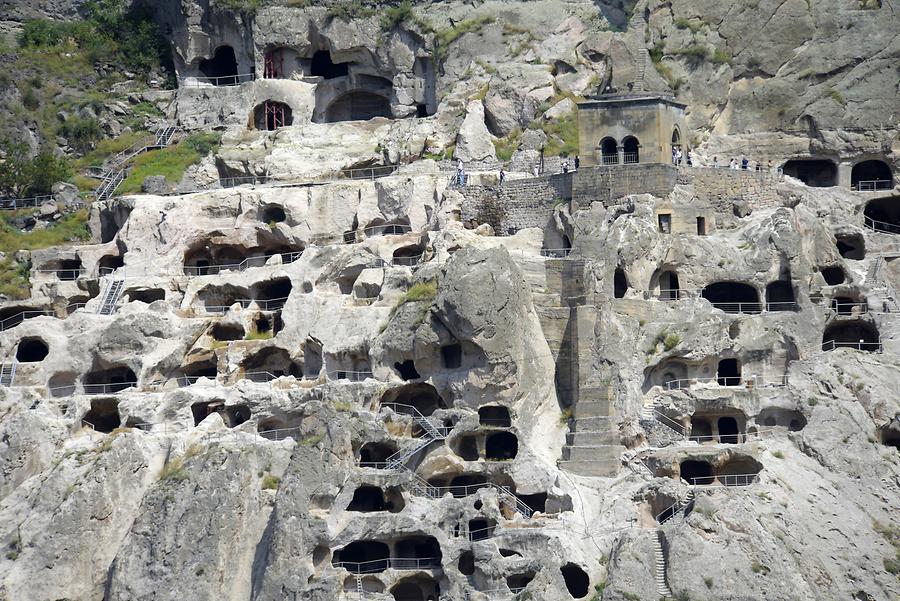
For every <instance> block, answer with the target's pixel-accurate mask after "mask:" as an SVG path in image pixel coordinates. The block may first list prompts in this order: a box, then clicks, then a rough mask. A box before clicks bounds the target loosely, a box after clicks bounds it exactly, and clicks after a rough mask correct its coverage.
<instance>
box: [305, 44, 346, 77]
mask: <svg viewBox="0 0 900 601" xmlns="http://www.w3.org/2000/svg"><path fill="white" fill-rule="evenodd" d="M349 74H350V63H334V62H332V60H331V53H330V52H329V51H327V50H319V51H317V52H316V53H315V54H313V57H312V61H310V75H312V76H313V77H323V78H325V79H335V78H337V77H346V76H347V75H349Z"/></svg>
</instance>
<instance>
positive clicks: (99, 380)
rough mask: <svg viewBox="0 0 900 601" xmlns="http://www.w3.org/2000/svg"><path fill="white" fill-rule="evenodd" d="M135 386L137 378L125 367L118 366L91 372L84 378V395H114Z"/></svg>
mask: <svg viewBox="0 0 900 601" xmlns="http://www.w3.org/2000/svg"><path fill="white" fill-rule="evenodd" d="M136 384H137V376H135V375H134V372H133V371H131V370H130V369H129V368H127V367H123V366H119V367H113V368H110V369H106V370H99V371H93V372H90V373H88V374H87V375H86V376H85V377H84V392H85V393H86V394H103V393H114V392H119V391H122V390H125V389H126V388H131V387H132V386H134V385H136Z"/></svg>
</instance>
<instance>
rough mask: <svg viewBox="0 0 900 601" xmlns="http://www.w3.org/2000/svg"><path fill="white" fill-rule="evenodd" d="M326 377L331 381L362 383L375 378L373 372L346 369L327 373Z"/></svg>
mask: <svg viewBox="0 0 900 601" xmlns="http://www.w3.org/2000/svg"><path fill="white" fill-rule="evenodd" d="M325 377H326V378H328V379H329V380H350V381H351V382H362V381H364V380H368V379H374V378H375V376H374V375H373V374H372V372H371V371H353V370H344V369H335V370H332V371H329V372H325Z"/></svg>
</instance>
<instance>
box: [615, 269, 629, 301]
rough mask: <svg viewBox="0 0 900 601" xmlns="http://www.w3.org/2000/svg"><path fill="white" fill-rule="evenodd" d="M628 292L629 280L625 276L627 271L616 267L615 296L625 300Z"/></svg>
mask: <svg viewBox="0 0 900 601" xmlns="http://www.w3.org/2000/svg"><path fill="white" fill-rule="evenodd" d="M626 292H628V278H627V277H626V276H625V270H624V269H622V268H621V267H616V272H615V274H614V275H613V296H614V297H615V298H624V297H625V293H626Z"/></svg>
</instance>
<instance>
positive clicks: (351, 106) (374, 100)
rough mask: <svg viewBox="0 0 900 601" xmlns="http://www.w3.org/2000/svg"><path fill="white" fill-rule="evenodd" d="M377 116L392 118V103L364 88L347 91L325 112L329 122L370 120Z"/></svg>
mask: <svg viewBox="0 0 900 601" xmlns="http://www.w3.org/2000/svg"><path fill="white" fill-rule="evenodd" d="M375 117H386V118H388V119H391V118H392V117H393V113H392V112H391V103H390V101H389V100H388V99H387V98H386V97H385V96H382V95H380V94H375V93H373V92H368V91H364V90H356V91H353V92H347V93H346V94H344V95H343V96H341V97H339V98H337V99H336V100H335V101H334V102H332V103H331V104H330V105H329V106H328V110H327V111H326V112H325V120H326V121H327V122H328V123H335V122H338V121H368V120H369V119H374V118H375Z"/></svg>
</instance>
